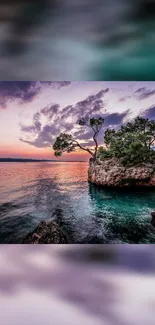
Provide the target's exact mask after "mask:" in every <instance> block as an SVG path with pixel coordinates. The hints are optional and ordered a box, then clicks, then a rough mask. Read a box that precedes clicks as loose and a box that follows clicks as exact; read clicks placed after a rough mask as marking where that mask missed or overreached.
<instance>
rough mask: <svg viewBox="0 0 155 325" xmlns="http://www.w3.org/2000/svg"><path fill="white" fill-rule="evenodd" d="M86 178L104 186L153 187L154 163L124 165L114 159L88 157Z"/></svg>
mask: <svg viewBox="0 0 155 325" xmlns="http://www.w3.org/2000/svg"><path fill="white" fill-rule="evenodd" d="M88 180H89V181H90V182H91V183H94V184H97V185H102V186H105V187H119V188H123V187H155V165H154V166H153V165H151V164H148V165H143V166H134V167H124V166H122V165H121V164H120V163H119V162H118V161H117V160H116V159H106V160H104V161H101V160H97V161H96V162H94V161H93V160H92V159H90V161H89V169H88Z"/></svg>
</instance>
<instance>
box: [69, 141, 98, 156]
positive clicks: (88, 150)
mask: <svg viewBox="0 0 155 325" xmlns="http://www.w3.org/2000/svg"><path fill="white" fill-rule="evenodd" d="M73 142H75V143H76V145H77V146H78V147H79V148H80V149H81V150H84V151H87V152H88V153H89V154H90V155H91V156H93V157H94V153H93V151H91V150H90V149H89V148H84V147H82V146H81V144H79V143H78V141H76V140H73Z"/></svg>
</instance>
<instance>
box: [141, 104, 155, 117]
mask: <svg viewBox="0 0 155 325" xmlns="http://www.w3.org/2000/svg"><path fill="white" fill-rule="evenodd" d="M143 115H144V116H145V117H147V118H148V119H150V120H155V105H153V106H151V107H149V108H148V109H147V110H146V111H145V112H144V114H143Z"/></svg>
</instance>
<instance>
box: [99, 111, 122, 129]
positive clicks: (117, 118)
mask: <svg viewBox="0 0 155 325" xmlns="http://www.w3.org/2000/svg"><path fill="white" fill-rule="evenodd" d="M127 114H128V110H127V111H126V112H124V113H122V114H119V113H112V114H107V115H105V117H104V126H106V127H108V126H109V125H112V126H115V125H118V124H122V123H123V120H124V118H125V117H126V116H127Z"/></svg>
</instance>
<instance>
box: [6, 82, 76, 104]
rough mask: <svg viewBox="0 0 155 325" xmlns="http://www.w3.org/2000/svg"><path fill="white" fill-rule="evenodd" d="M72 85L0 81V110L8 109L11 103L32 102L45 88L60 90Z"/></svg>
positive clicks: (64, 83) (65, 83)
mask: <svg viewBox="0 0 155 325" xmlns="http://www.w3.org/2000/svg"><path fill="white" fill-rule="evenodd" d="M70 84H71V82H70V81H56V82H54V81H46V82H41V81H0V109H6V108H7V103H8V102H9V101H14V100H19V101H20V104H24V103H28V102H31V101H32V100H33V99H34V98H35V97H36V96H37V95H38V94H39V93H40V92H41V90H42V89H43V88H46V87H49V88H52V89H55V90H59V89H60V88H62V87H67V86H69V85H70Z"/></svg>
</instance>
